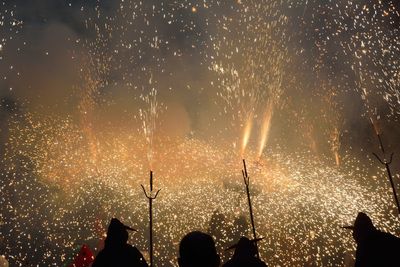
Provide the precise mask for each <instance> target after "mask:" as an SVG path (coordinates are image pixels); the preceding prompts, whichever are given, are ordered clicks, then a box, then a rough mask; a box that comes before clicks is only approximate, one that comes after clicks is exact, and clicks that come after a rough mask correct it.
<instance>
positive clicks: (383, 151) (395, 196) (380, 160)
mask: <svg viewBox="0 0 400 267" xmlns="http://www.w3.org/2000/svg"><path fill="white" fill-rule="evenodd" d="M376 135H377V136H378V140H379V146H380V148H381V151H382V153H383V157H384V159H381V158H380V157H379V156H378V155H377V154H376V153H372V154H373V155H374V156H375V157H376V158H377V159H378V161H379V162H380V163H381V164H382V165H384V166H385V168H386V172H387V175H388V178H389V181H390V185H391V186H392V190H393V196H394V200H395V201H396V205H397V210H398V212H399V215H400V203H399V199H398V197H397V192H396V187H395V185H394V182H393V176H392V172H391V170H390V164H392V161H393V153H391V154H390V160H389V161H387V160H386V156H385V148H384V146H383V142H382V138H381V135H380V134H379V133H378V132H377V133H376Z"/></svg>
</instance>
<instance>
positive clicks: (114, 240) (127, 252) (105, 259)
mask: <svg viewBox="0 0 400 267" xmlns="http://www.w3.org/2000/svg"><path fill="white" fill-rule="evenodd" d="M127 230H131V231H135V230H134V229H132V228H130V227H128V226H126V225H124V224H122V223H121V222H120V221H119V220H118V219H116V218H113V219H112V220H111V222H110V225H109V226H108V230H107V238H106V240H105V242H104V249H103V250H101V251H100V252H99V254H98V255H97V257H96V259H95V260H94V262H93V265H92V267H115V266H118V267H123V266H129V267H148V265H147V262H146V260H145V259H144V257H143V255H142V254H141V253H140V251H139V250H138V249H137V248H136V247H133V246H131V245H129V244H128V243H127V241H128V231H127Z"/></svg>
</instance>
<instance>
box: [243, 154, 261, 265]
mask: <svg viewBox="0 0 400 267" xmlns="http://www.w3.org/2000/svg"><path fill="white" fill-rule="evenodd" d="M243 167H244V170H242V175H243V180H244V184H245V185H246V193H247V201H248V203H249V211H250V221H251V227H252V230H253V238H254V240H257V234H256V227H255V224H254V216H253V208H252V205H251V198H250V188H249V187H250V178H249V176H248V175H247V168H246V161H245V160H244V159H243ZM255 246H256V250H257V258H260V253H259V252H258V244H257V242H256V243H255Z"/></svg>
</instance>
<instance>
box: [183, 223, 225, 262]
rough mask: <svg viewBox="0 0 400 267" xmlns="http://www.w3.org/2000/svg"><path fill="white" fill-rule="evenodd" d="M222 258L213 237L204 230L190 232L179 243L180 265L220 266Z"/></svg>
mask: <svg viewBox="0 0 400 267" xmlns="http://www.w3.org/2000/svg"><path fill="white" fill-rule="evenodd" d="M220 262H221V261H220V258H219V255H218V254H217V250H216V248H215V243H214V240H213V238H212V237H211V236H210V235H208V234H205V233H202V232H198V231H195V232H190V233H188V234H187V235H185V236H184V237H183V238H182V240H181V243H180V244H179V258H178V263H179V266H180V267H218V266H219V265H220Z"/></svg>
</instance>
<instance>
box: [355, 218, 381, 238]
mask: <svg viewBox="0 0 400 267" xmlns="http://www.w3.org/2000/svg"><path fill="white" fill-rule="evenodd" d="M375 230H376V228H375V226H374V225H373V223H372V221H371V219H370V218H369V217H368V215H367V214H365V213H363V212H359V213H358V215H357V218H356V221H355V222H354V226H353V237H354V240H355V241H356V242H357V243H359V242H362V241H364V240H365V239H366V238H367V237H368V236H370V235H371V233H373V232H374V231H375Z"/></svg>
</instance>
